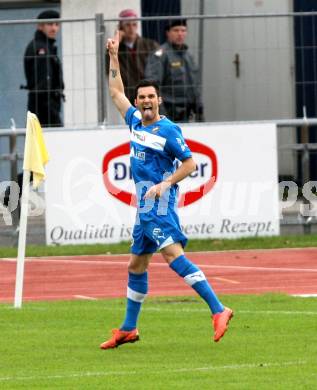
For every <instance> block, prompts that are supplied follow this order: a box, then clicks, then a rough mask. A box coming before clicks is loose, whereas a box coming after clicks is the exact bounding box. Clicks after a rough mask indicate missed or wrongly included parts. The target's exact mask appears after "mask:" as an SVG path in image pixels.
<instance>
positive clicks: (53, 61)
mask: <svg viewBox="0 0 317 390" xmlns="http://www.w3.org/2000/svg"><path fill="white" fill-rule="evenodd" d="M58 18H59V13H58V12H56V11H53V10H47V11H44V12H42V13H40V14H39V16H38V19H58ZM59 28H60V26H59V23H56V22H53V23H46V22H45V23H39V24H38V25H37V30H36V32H35V35H34V39H33V40H32V41H31V42H30V43H29V44H28V46H27V48H26V50H25V54H24V71H25V77H26V80H27V86H26V89H28V90H29V96H28V110H29V111H31V112H33V113H34V114H36V115H37V116H38V118H39V121H40V123H41V125H42V126H46V127H53V126H62V125H63V124H62V120H61V116H60V112H61V100H62V99H64V95H63V90H64V82H63V74H62V65H61V62H60V59H59V58H58V55H57V47H56V41H55V39H56V36H57V33H58V31H59Z"/></svg>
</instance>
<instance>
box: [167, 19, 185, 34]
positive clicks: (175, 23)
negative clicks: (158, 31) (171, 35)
mask: <svg viewBox="0 0 317 390" xmlns="http://www.w3.org/2000/svg"><path fill="white" fill-rule="evenodd" d="M176 26H177V27H178V26H184V27H187V20H186V19H173V20H169V21H168V22H167V24H166V25H165V31H169V30H170V29H171V28H173V27H176Z"/></svg>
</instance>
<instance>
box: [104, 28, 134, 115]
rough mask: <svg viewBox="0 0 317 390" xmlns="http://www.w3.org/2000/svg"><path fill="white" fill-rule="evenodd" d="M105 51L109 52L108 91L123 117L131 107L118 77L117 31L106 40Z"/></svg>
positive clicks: (119, 76)
mask: <svg viewBox="0 0 317 390" xmlns="http://www.w3.org/2000/svg"><path fill="white" fill-rule="evenodd" d="M107 49H108V51H109V57H110V66H109V90H110V96H111V98H112V101H113V103H114V104H115V106H116V107H117V109H118V110H119V112H120V114H121V115H122V116H123V118H124V117H125V114H126V112H127V111H128V109H129V108H130V107H131V103H130V102H129V100H128V98H127V97H126V96H125V94H124V87H123V82H122V79H121V75H120V66H119V59H118V50H119V31H116V33H115V36H114V37H113V38H109V39H108V40H107Z"/></svg>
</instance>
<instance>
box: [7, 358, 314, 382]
mask: <svg viewBox="0 0 317 390" xmlns="http://www.w3.org/2000/svg"><path fill="white" fill-rule="evenodd" d="M305 364H307V362H306V361H303V360H299V361H289V362H281V363H276V362H275V363H271V362H264V363H262V362H261V363H246V364H227V365H223V366H206V367H188V368H187V367H184V368H175V369H172V370H169V369H165V368H164V370H152V371H145V372H144V374H146V375H149V374H150V375H151V374H152V375H162V374H163V375H165V374H175V373H180V372H197V371H198V372H199V371H222V370H243V369H258V368H261V369H263V368H270V367H289V366H298V365H305ZM110 375H111V376H127V375H140V371H139V370H131V371H108V372H107V371H104V372H90V371H87V372H78V373H74V374H60V375H34V376H7V377H0V381H1V382H6V381H25V380H40V379H66V378H85V377H106V376H110Z"/></svg>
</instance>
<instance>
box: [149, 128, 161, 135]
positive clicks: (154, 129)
mask: <svg viewBox="0 0 317 390" xmlns="http://www.w3.org/2000/svg"><path fill="white" fill-rule="evenodd" d="M159 130H160V126H156V127H153V129H152V130H151V131H152V133H153V134H155V133H157V132H158V131H159Z"/></svg>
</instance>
